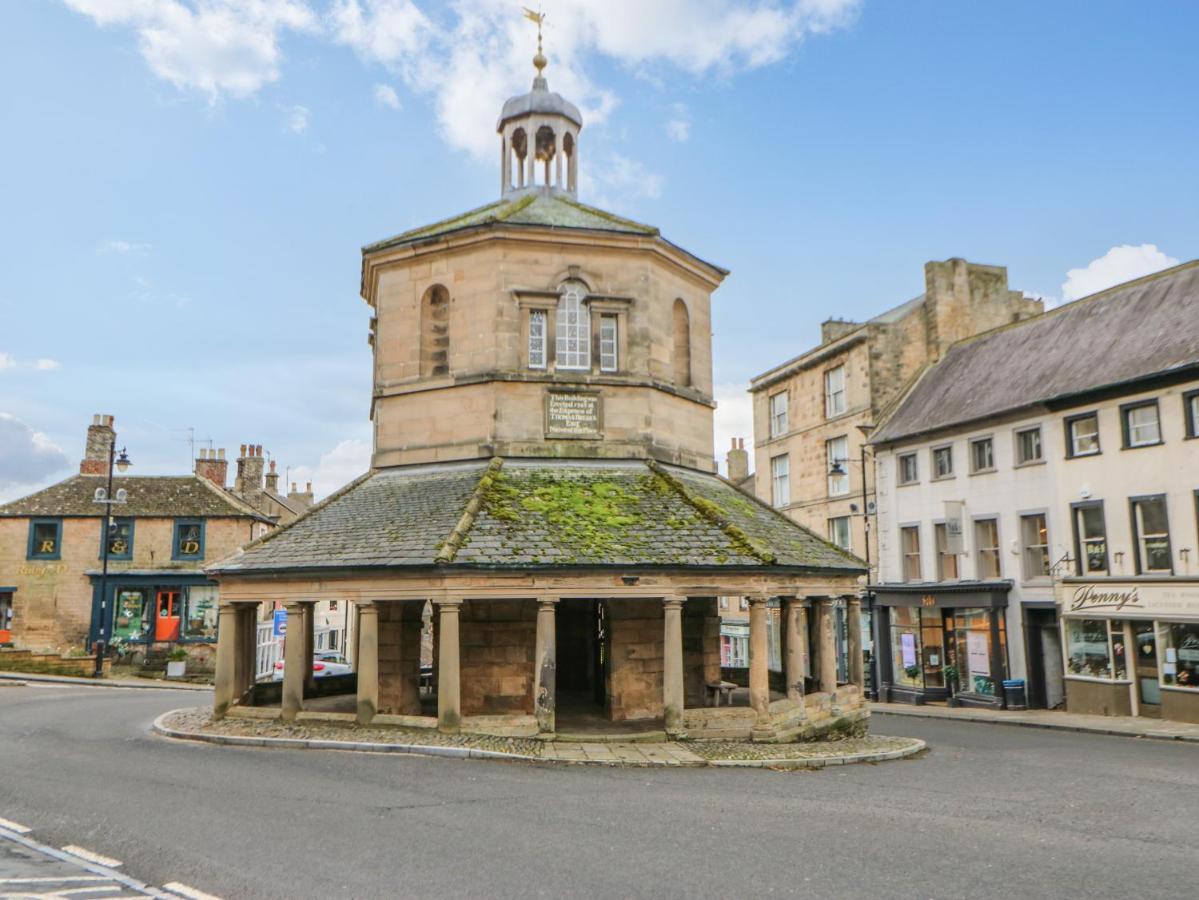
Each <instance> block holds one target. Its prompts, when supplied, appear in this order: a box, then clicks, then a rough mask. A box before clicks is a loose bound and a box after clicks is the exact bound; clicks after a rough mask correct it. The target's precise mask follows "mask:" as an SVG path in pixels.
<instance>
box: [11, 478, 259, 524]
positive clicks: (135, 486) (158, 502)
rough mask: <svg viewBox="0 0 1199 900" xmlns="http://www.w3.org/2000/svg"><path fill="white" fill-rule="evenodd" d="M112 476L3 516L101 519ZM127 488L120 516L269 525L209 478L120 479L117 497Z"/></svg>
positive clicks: (66, 485) (43, 495) (80, 482)
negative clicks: (248, 520)
mask: <svg viewBox="0 0 1199 900" xmlns="http://www.w3.org/2000/svg"><path fill="white" fill-rule="evenodd" d="M106 486H107V477H106V476H101V475H73V476H71V477H70V478H68V479H66V480H65V481H60V482H58V484H52V485H50V487H48V488H45V489H43V490H40V491H38V492H36V493H33V494H30V495H29V496H28V497H22V498H21V499H19V500H13V501H12V502H11V503H6V504H4V505H3V506H0V517H14V516H22V517H24V516H99V515H101V514H102V509H101V506H100V504H98V503H96V502H95V499H94V498H95V493H96V488H100V487H106ZM121 488H124V489H125V490H126V492H127V493H128V501H127V502H126V503H125V504H124V505H123V506H116V507H115V513H114V514H115V515H117V516H122V517H130V518H136V517H150V518H164V517H173V518H212V517H221V516H253V517H254V518H257V519H262V520H263V521H268V520H267V519H266V518H265V517H264V516H262V515H261V514H260V513H259V512H257V511H256V510H255V509H254V508H253V507H251V506H249V505H247V504H245V503H243V502H242V501H241V500H239V499H238V498H237V497H235V496H234V495H233V494H231V493H229V492H228V491H224V490H221V489H220V488H219V487H217V486H216V485H214V484H213V483H212V482H211V481H209V480H208V479H206V478H200V477H198V476H195V475H178V476H170V475H164V476H159V475H154V476H148V475H117V476H114V477H113V479H112V491H113V494H114V495H115V494H116V492H117V491H118V490H120V489H121Z"/></svg>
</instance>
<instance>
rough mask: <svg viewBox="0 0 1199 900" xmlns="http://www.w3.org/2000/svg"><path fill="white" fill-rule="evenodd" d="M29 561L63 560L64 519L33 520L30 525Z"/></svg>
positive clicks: (27, 554)
mask: <svg viewBox="0 0 1199 900" xmlns="http://www.w3.org/2000/svg"><path fill="white" fill-rule="evenodd" d="M26 557H27V558H28V559H61V558H62V519H33V520H32V521H31V522H30V523H29V547H28V552H27V553H26Z"/></svg>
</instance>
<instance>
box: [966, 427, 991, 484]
mask: <svg viewBox="0 0 1199 900" xmlns="http://www.w3.org/2000/svg"><path fill="white" fill-rule="evenodd" d="M984 445H985V446H986V447H987V450H986V456H987V457H988V459H987V460H986V463H987V464H986V465H984V466H980V465H979V464H978V448H979V447H982V446H984ZM994 471H995V439H994V438H993V437H992V436H991V435H987V436H986V437H977V438H971V439H970V474H971V475H979V474H981V473H983V472H994Z"/></svg>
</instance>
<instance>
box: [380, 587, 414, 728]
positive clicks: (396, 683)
mask: <svg viewBox="0 0 1199 900" xmlns="http://www.w3.org/2000/svg"><path fill="white" fill-rule="evenodd" d="M423 610H424V601H423V600H416V601H408V602H404V603H380V604H379V712H381V713H385V714H394V715H403V716H419V715H420V713H421V707H420V654H421V626H422V618H421V615H422V612H423Z"/></svg>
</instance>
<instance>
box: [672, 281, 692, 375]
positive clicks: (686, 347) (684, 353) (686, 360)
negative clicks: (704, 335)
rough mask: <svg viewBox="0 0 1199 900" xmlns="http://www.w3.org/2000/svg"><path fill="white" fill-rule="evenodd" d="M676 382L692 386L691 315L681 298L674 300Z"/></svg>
mask: <svg viewBox="0 0 1199 900" xmlns="http://www.w3.org/2000/svg"><path fill="white" fill-rule="evenodd" d="M673 316H674V355H673V362H674V383H675V384H677V385H678V386H679V387H690V386H691V315H690V313H688V312H687V304H686V303H684V302H683V301H682V300H681V299H677V300H675V301H674V313H673Z"/></svg>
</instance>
